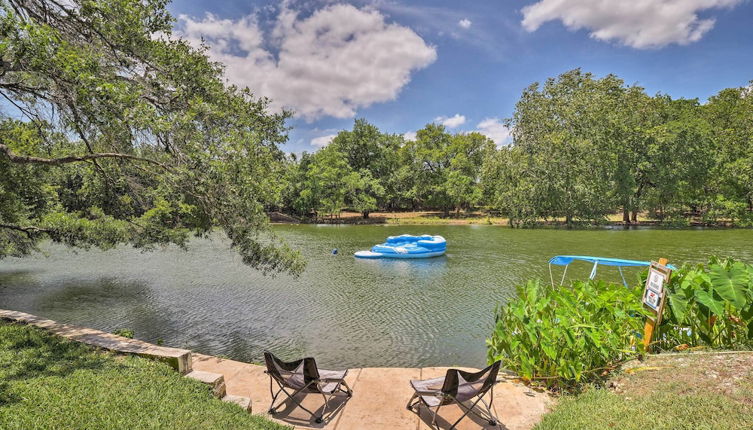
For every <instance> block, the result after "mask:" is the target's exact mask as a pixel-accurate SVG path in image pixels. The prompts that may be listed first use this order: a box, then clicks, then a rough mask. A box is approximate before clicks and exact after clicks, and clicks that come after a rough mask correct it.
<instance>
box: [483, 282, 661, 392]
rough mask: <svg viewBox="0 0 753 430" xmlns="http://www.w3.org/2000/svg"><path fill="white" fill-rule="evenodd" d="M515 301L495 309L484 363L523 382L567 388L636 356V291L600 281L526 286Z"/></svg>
mask: <svg viewBox="0 0 753 430" xmlns="http://www.w3.org/2000/svg"><path fill="white" fill-rule="evenodd" d="M517 292H518V297H517V299H515V300H512V301H510V302H508V303H507V304H505V305H503V306H499V307H497V310H496V324H495V328H494V331H493V333H492V335H491V337H490V338H489V339H487V347H488V359H489V361H490V362H492V361H496V360H502V362H503V366H504V367H505V368H507V369H508V370H511V371H513V372H515V373H517V374H518V375H519V376H520V377H521V378H522V379H523V380H526V381H535V382H539V383H542V384H544V385H546V386H548V387H549V388H554V389H567V388H573V387H575V386H577V385H578V384H580V383H583V382H593V381H598V380H600V379H601V378H602V377H603V376H605V375H607V374H608V373H609V372H610V371H611V370H613V369H615V368H616V367H617V366H618V365H619V364H620V363H622V362H624V361H625V360H628V359H630V358H633V357H635V356H637V355H638V354H640V353H642V352H643V351H642V343H641V342H640V341H639V340H640V339H639V338H640V336H641V333H642V329H643V324H644V320H645V316H646V315H647V314H646V311H645V310H644V309H643V307H642V305H641V291H640V289H635V288H625V287H623V286H622V285H618V284H612V283H606V282H603V281H590V280H589V281H585V282H581V281H576V282H573V284H572V285H570V286H558V287H552V286H550V285H548V284H542V283H540V282H539V281H529V282H527V283H526V284H525V285H521V286H518V287H517Z"/></svg>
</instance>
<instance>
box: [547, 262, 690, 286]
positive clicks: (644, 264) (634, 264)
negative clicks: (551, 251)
mask: <svg viewBox="0 0 753 430" xmlns="http://www.w3.org/2000/svg"><path fill="white" fill-rule="evenodd" d="M573 261H585V262H587V263H591V264H593V268H591V275H590V276H589V277H588V279H594V278H595V277H596V270H597V269H598V268H599V266H613V267H617V270H618V271H619V272H620V277H621V278H622V283H623V284H624V285H625V286H626V287H627V286H628V284H627V281H625V275H623V273H622V268H623V267H648V266H650V265H651V262H650V261H638V260H623V259H621V258H605V257H590V256H586V255H557V256H554V257H552V258H551V259H550V260H549V277H550V278H551V280H552V286H554V275H552V265H555V266H565V271H564V272H562V280H561V281H560V285H562V284H563V283H564V282H565V275H567V268H568V267H569V266H570V263H572V262H573ZM667 267H668V268H670V269H672V270H677V268H676V267H675V266H673V265H671V264H668V265H667Z"/></svg>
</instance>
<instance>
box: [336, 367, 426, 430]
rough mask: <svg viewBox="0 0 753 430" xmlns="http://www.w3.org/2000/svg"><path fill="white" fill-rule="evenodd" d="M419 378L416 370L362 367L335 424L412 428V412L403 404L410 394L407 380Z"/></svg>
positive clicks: (351, 428) (343, 428)
mask: <svg viewBox="0 0 753 430" xmlns="http://www.w3.org/2000/svg"><path fill="white" fill-rule="evenodd" d="M419 378H421V370H420V369H403V368H364V369H361V373H360V375H359V376H358V379H357V380H356V382H355V386H354V387H353V392H354V393H353V398H352V399H351V401H350V402H348V405H347V407H345V408H344V410H343V413H342V416H341V417H340V419H339V420H338V421H337V422H336V423H335V428H336V429H339V430H362V429H373V430H391V429H415V428H416V425H417V423H418V417H417V416H416V414H414V413H412V412H410V411H408V410H407V409H406V408H405V406H406V404H407V403H408V400H409V399H410V397H411V394H412V393H413V390H412V389H411V387H410V385H409V384H408V381H409V380H411V379H419Z"/></svg>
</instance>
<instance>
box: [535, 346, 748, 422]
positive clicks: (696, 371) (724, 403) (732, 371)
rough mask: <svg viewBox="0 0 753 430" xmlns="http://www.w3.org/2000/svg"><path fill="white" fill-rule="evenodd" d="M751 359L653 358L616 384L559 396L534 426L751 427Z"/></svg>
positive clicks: (729, 357)
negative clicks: (552, 408)
mask: <svg viewBox="0 0 753 430" xmlns="http://www.w3.org/2000/svg"><path fill="white" fill-rule="evenodd" d="M752 363H753V355H750V354H749V355H740V356H734V355H729V356H711V355H710V356H702V355H698V356H694V355H688V356H680V357H677V358H668V359H661V360H659V359H654V360H652V363H647V364H648V365H647V366H640V367H637V368H636V369H634V370H637V372H635V373H629V372H625V373H624V374H622V375H619V376H617V377H615V378H613V381H612V382H613V384H614V385H615V386H616V388H615V389H606V388H599V389H597V388H591V389H588V390H586V391H585V392H583V393H581V394H579V395H571V396H565V397H563V398H561V399H560V400H559V402H558V403H557V406H556V407H555V408H554V410H553V411H552V412H550V413H549V414H547V415H545V416H544V418H543V420H542V421H541V423H539V425H538V426H537V427H536V430H560V429H562V430H565V429H583V430H591V429H593V430H596V429H599V430H601V429H620V430H639V429H640V430H645V429H652V430H657V429H666V430H670V429H672V430H683V429H688V430H690V429H693V430H701V429H751V428H753V427H752V426H753V424H751V423H753V375H752V374H751V372H750V368H751V367H750V366H751V364H752ZM652 366H654V367H652Z"/></svg>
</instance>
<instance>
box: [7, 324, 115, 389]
mask: <svg viewBox="0 0 753 430" xmlns="http://www.w3.org/2000/svg"><path fill="white" fill-rule="evenodd" d="M0 329H1V330H2V331H0V333H1V334H2V336H0V380H3V381H14V380H24V379H33V378H40V377H49V376H57V377H65V376H67V375H70V374H72V373H73V372H75V371H77V370H82V369H86V370H94V369H101V368H102V367H103V366H105V365H108V366H110V367H111V366H112V365H113V364H112V360H108V357H107V356H106V355H104V354H99V353H96V352H93V351H92V350H91V349H90V348H89V347H86V346H84V345H81V344H79V343H75V342H71V341H68V340H65V339H61V338H57V337H55V336H52V335H50V334H48V333H45V332H44V331H43V330H41V329H38V328H36V327H29V326H23V325H20V324H2V323H0ZM116 366H117V364H116ZM124 367H125V366H124ZM3 387H4V388H5V390H3ZM7 388H8V387H7V385H5V386H3V385H0V393H3V392H7ZM0 396H2V394H0ZM0 403H2V398H0Z"/></svg>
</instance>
